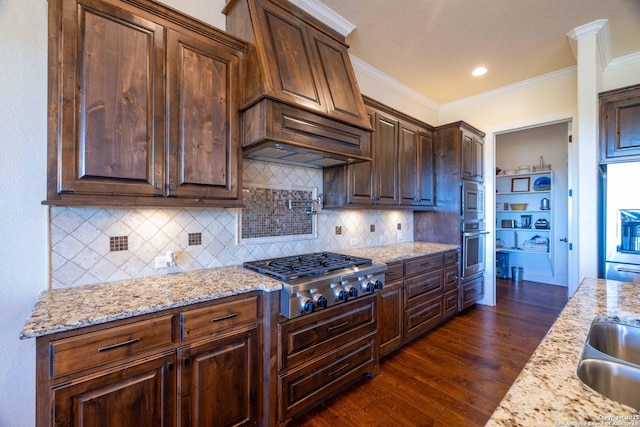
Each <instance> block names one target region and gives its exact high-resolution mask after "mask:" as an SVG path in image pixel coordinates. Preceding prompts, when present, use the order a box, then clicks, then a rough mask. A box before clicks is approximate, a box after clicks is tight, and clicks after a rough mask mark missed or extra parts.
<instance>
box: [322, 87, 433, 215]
mask: <svg viewBox="0 0 640 427" xmlns="http://www.w3.org/2000/svg"><path fill="white" fill-rule="evenodd" d="M363 98H364V101H365V105H366V106H367V112H368V116H369V120H370V122H371V126H372V127H373V129H374V133H373V135H372V136H371V138H372V141H371V147H372V161H371V162H363V163H354V164H350V165H346V166H337V167H332V168H325V169H324V171H323V182H324V196H325V198H324V205H323V206H324V207H325V208H327V209H332V208H336V209H341V208H359V207H360V208H362V207H365V208H366V207H369V208H372V207H375V208H376V209H385V208H393V209H403V208H406V209H412V210H431V209H433V207H434V204H435V159H434V151H433V129H432V128H431V127H430V126H429V125H427V124H425V123H422V122H420V121H418V120H416V119H414V118H412V117H409V116H406V115H404V114H403V113H400V112H398V111H395V110H393V109H391V108H389V107H387V106H385V105H383V104H381V103H378V102H377V101H374V100H372V99H370V98H367V97H363Z"/></svg>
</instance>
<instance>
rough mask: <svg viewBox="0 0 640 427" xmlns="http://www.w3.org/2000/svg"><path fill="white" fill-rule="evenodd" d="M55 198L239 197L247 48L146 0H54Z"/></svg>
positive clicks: (51, 177)
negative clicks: (242, 75)
mask: <svg viewBox="0 0 640 427" xmlns="http://www.w3.org/2000/svg"><path fill="white" fill-rule="evenodd" d="M49 22H50V26H49V27H50V36H49V65H50V66H49V74H50V76H49V77H50V78H49V136H48V138H49V144H48V145H49V154H48V170H49V173H48V193H47V201H45V203H48V204H59V205H78V204H85V205H86V204H99V205H194V206H201V205H221V206H237V205H238V204H239V197H240V187H241V181H240V177H239V172H240V148H239V140H238V138H239V130H240V127H239V126H240V123H239V115H238V101H239V94H240V90H239V86H240V69H241V65H242V61H243V58H244V51H245V49H246V45H245V44H244V42H242V41H240V40H237V39H235V38H233V37H231V36H229V35H227V34H224V33H223V32H221V31H218V30H216V29H214V28H212V27H209V26H206V25H204V24H202V23H200V22H198V21H195V20H193V19H191V18H188V17H186V16H185V15H182V14H180V13H178V12H176V11H175V10H173V9H169V8H166V7H164V6H162V5H160V4H159V3H156V2H153V1H150V0H132V1H126V2H125V1H119V0H100V1H98V0H52V1H50V2H49Z"/></svg>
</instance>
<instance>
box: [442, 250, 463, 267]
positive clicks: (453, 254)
mask: <svg viewBox="0 0 640 427" xmlns="http://www.w3.org/2000/svg"><path fill="white" fill-rule="evenodd" d="M458 257H459V252H458V251H450V252H445V253H444V265H451V264H457V263H458V259H459V258H458Z"/></svg>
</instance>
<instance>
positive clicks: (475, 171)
mask: <svg viewBox="0 0 640 427" xmlns="http://www.w3.org/2000/svg"><path fill="white" fill-rule="evenodd" d="M483 138H484V134H479V133H478V132H476V131H474V130H469V129H466V128H464V127H461V129H460V141H461V144H462V158H461V163H460V177H461V178H462V179H466V180H469V181H477V182H483V181H484V177H483V167H484V164H483V161H484V159H483V157H482V156H483V154H482V152H483V150H482V145H483V143H484V140H483Z"/></svg>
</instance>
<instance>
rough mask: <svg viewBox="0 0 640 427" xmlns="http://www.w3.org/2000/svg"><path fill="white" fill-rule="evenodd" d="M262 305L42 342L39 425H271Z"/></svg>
mask: <svg viewBox="0 0 640 427" xmlns="http://www.w3.org/2000/svg"><path fill="white" fill-rule="evenodd" d="M261 301H262V299H261V297H260V296H259V294H258V293H255V294H246V295H239V296H234V297H227V298H223V299H220V300H216V301H213V302H208V303H201V304H196V305H194V306H189V307H186V308H184V307H183V308H177V309H173V310H166V311H163V312H159V313H155V314H148V315H143V316H138V317H134V318H131V319H126V320H118V321H114V322H109V323H105V324H102V325H98V326H90V327H87V328H81V329H77V330H72V331H67V332H60V333H56V334H52V335H47V336H43V337H39V338H37V340H36V352H37V356H38V357H37V362H36V380H37V396H36V421H37V425H38V426H66V427H68V426H77V427H79V426H87V427H88V426H96V425H101V426H107V427H120V426H125V425H127V426H150V427H151V426H176V425H178V426H219V425H258V424H266V423H263V422H262V418H261V417H263V415H264V411H263V407H262V398H263V389H262V387H263V384H262V382H261V381H260V380H259V378H260V376H261V375H262V364H261V361H260V359H259V357H260V355H261V354H262V352H261V349H260V348H261V342H260V339H261V338H260V337H261V321H260V319H261V316H262V308H261Z"/></svg>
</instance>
